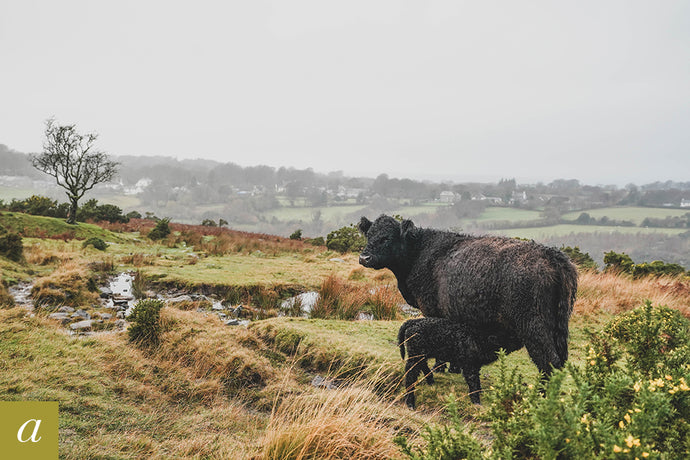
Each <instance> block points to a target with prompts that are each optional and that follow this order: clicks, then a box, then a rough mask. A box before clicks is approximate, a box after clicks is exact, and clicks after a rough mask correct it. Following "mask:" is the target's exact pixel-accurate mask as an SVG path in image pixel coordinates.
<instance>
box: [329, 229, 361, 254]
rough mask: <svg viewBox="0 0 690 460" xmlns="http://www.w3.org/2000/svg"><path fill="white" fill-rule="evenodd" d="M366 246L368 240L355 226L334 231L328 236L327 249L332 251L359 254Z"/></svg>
mask: <svg viewBox="0 0 690 460" xmlns="http://www.w3.org/2000/svg"><path fill="white" fill-rule="evenodd" d="M366 244H367V240H366V238H365V237H364V236H363V235H362V234H361V233H360V232H359V230H358V229H357V227H355V226H354V225H350V226H349V227H342V228H340V229H338V230H334V231H332V232H330V233H329V234H328V235H327V236H326V247H327V248H328V249H330V250H331V251H338V252H342V253H345V252H358V251H361V250H362V249H364V246H366Z"/></svg>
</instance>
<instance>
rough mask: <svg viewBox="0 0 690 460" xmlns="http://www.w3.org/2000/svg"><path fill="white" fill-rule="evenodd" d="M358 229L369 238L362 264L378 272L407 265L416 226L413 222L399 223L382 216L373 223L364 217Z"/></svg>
mask: <svg viewBox="0 0 690 460" xmlns="http://www.w3.org/2000/svg"><path fill="white" fill-rule="evenodd" d="M358 228H359V230H360V231H361V232H362V234H364V236H365V237H366V238H367V245H366V247H365V248H364V250H363V251H362V253H361V254H360V256H359V263H360V264H362V265H364V266H365V267H368V268H374V269H377V270H378V269H381V268H390V269H393V268H395V267H397V266H400V264H404V263H405V259H406V257H407V253H408V248H409V243H410V242H411V241H412V240H413V239H414V230H415V226H414V224H413V223H412V221H411V220H404V221H402V222H399V221H397V220H395V219H394V218H392V217H390V216H384V215H382V216H380V217H379V218H378V219H376V220H375V221H374V222H372V221H370V220H369V219H367V218H366V217H362V219H361V220H360V221H359V225H358Z"/></svg>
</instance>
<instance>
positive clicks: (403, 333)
mask: <svg viewBox="0 0 690 460" xmlns="http://www.w3.org/2000/svg"><path fill="white" fill-rule="evenodd" d="M398 346H399V347H400V356H401V357H402V359H405V348H407V361H406V362H405V388H406V393H405V403H406V404H407V406H408V407H409V408H411V409H414V408H415V394H414V387H415V384H416V383H417V379H418V378H419V374H420V373H423V375H424V376H425V378H426V382H427V383H428V384H429V385H433V383H434V376H433V374H432V373H431V370H430V369H429V366H428V364H427V360H429V359H431V358H436V360H437V362H438V361H439V360H443V361H446V362H448V363H450V369H451V370H454V369H455V370H460V371H462V374H463V376H464V377H465V381H466V382H467V386H468V387H469V389H470V401H472V402H473V403H475V404H479V403H480V398H479V392H480V391H481V385H480V383H479V371H480V369H481V367H482V366H484V365H485V364H489V363H492V362H494V361H496V359H498V355H497V354H496V352H497V351H498V350H499V349H501V348H503V349H504V350H505V351H506V353H510V352H512V351H515V350H518V349H520V348H522V342H521V341H520V339H518V338H517V337H516V336H515V335H512V334H511V333H510V331H506V330H492V331H491V332H489V331H476V330H475V331H472V330H471V328H470V327H468V326H467V325H466V324H461V323H451V322H450V320H448V319H446V318H415V319H410V320H407V321H405V322H404V323H403V325H402V326H400V330H399V331H398Z"/></svg>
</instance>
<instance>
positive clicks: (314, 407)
mask: <svg viewBox="0 0 690 460" xmlns="http://www.w3.org/2000/svg"><path fill="white" fill-rule="evenodd" d="M401 412H402V410H401V408H400V406H399V405H397V404H396V402H395V400H394V399H392V398H385V397H384V398H381V397H380V396H379V395H378V394H377V393H376V391H375V388H373V386H372V384H371V383H370V384H369V385H366V384H365V385H359V386H352V387H348V388H342V389H339V390H337V391H334V390H319V391H316V392H311V393H306V394H303V395H301V396H298V397H294V398H290V399H283V402H282V403H281V404H279V405H278V406H277V407H276V409H275V410H274V411H273V413H272V414H271V419H270V421H269V424H268V427H267V429H266V434H265V435H264V436H263V438H262V439H261V441H260V444H261V445H262V446H263V448H262V450H261V452H260V454H258V455H257V456H255V457H253V458H254V459H256V460H259V459H260V460H269V459H286V460H287V459H290V460H293V459H294V460H302V459H317V458H318V459H387V460H388V459H392V458H399V457H400V454H399V449H398V448H397V446H396V445H395V444H394V443H393V442H392V440H393V438H394V437H395V435H396V433H397V432H399V431H400V430H402V429H405V430H406V431H407V432H409V431H413V430H414V428H412V426H413V425H412V423H405V421H404V420H405V416H404V415H403V414H401ZM398 420H401V421H402V422H399V421H398ZM403 425H406V426H403Z"/></svg>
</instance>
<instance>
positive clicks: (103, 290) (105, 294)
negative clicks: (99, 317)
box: [98, 287, 113, 299]
mask: <svg viewBox="0 0 690 460" xmlns="http://www.w3.org/2000/svg"><path fill="white" fill-rule="evenodd" d="M98 290H99V291H100V296H101V298H102V299H108V298H110V297H112V295H113V290H112V289H110V288H107V287H100V288H98Z"/></svg>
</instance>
